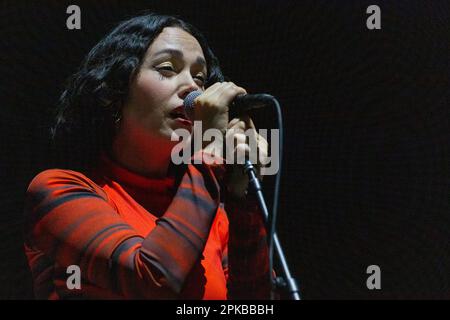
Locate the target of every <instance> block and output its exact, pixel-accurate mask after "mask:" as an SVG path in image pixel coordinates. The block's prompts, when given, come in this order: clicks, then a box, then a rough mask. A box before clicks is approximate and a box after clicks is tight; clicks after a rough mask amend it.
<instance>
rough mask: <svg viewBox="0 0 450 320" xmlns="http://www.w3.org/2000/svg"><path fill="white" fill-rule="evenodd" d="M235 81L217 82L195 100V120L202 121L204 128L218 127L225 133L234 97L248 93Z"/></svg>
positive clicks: (204, 129)
mask: <svg viewBox="0 0 450 320" xmlns="http://www.w3.org/2000/svg"><path fill="white" fill-rule="evenodd" d="M246 93H247V91H246V90H245V89H244V88H241V87H238V86H237V85H235V84H234V83H233V82H216V83H215V84H213V85H212V86H211V87H209V88H208V89H206V90H205V91H204V92H203V93H202V94H201V95H200V96H198V97H197V98H196V99H195V100H194V120H196V121H201V122H202V129H203V132H205V131H206V130H208V129H212V128H214V129H218V130H220V131H221V132H222V133H223V134H225V131H226V129H227V125H228V110H229V105H230V104H231V102H232V101H233V99H234V98H235V97H236V96H237V95H240V94H246Z"/></svg>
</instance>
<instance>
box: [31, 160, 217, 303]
mask: <svg viewBox="0 0 450 320" xmlns="http://www.w3.org/2000/svg"><path fill="white" fill-rule="evenodd" d="M218 205H219V187H218V183H217V180H216V178H215V176H214V174H213V173H212V171H211V169H210V168H209V167H208V166H205V165H201V164H200V165H188V166H187V170H186V172H185V174H184V175H183V177H182V179H181V183H180V186H179V188H178V190H177V192H176V194H175V196H174V198H173V201H172V202H171V204H170V205H169V207H168V209H167V211H166V212H165V213H164V214H163V215H162V216H161V218H159V219H157V220H156V226H155V228H154V229H153V230H152V231H151V232H150V233H149V234H148V235H147V236H146V237H142V236H141V235H139V234H138V233H137V232H136V231H135V230H134V229H133V228H132V227H131V226H130V225H129V224H127V223H126V222H125V221H124V220H123V219H122V218H121V217H120V216H119V215H118V214H117V212H116V211H115V209H114V204H113V203H112V202H111V201H110V199H108V196H107V194H106V193H105V192H104V191H103V190H102V189H101V188H100V187H99V186H98V185H96V184H95V183H93V182H92V181H91V180H90V179H88V178H87V177H86V176H84V175H82V174H81V173H78V172H75V171H70V170H57V169H52V170H47V171H44V172H42V173H40V174H39V175H37V176H36V177H35V179H33V181H32V183H31V184H30V186H29V188H28V191H27V198H26V207H25V214H26V219H27V221H28V225H27V227H26V230H25V236H26V243H25V247H26V251H27V255H28V259H29V264H30V266H31V269H32V272H33V273H35V274H34V276H36V277H37V278H36V279H35V283H38V284H39V283H41V285H38V288H37V289H36V292H35V294H36V295H37V297H38V298H51V299H52V298H65V297H73V295H74V294H75V293H74V292H73V291H70V290H68V289H67V288H66V286H65V281H66V278H67V274H66V273H65V272H66V268H67V266H70V265H77V266H79V267H80V269H81V277H82V279H83V286H84V288H83V292H84V293H86V292H87V291H89V297H90V298H96V297H97V298H105V297H111V298H132V299H139V298H146V299H170V298H176V297H177V295H178V294H179V293H180V291H181V290H182V287H183V283H184V281H185V280H186V277H187V276H188V274H189V273H190V271H191V269H192V268H193V266H194V265H195V263H196V262H198V260H199V259H200V258H201V255H202V252H203V249H204V247H205V243H206V240H207V239H208V234H209V232H210V228H211V224H212V221H213V219H214V217H215V214H216V212H217V208H218ZM50 273H51V274H52V275H51V276H49V274H50ZM46 280H47V282H50V283H44V282H45V281H46Z"/></svg>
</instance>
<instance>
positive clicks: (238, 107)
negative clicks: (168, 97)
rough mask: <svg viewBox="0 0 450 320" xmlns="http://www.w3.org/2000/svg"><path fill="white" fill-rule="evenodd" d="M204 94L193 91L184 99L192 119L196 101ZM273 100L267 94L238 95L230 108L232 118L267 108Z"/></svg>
mask: <svg viewBox="0 0 450 320" xmlns="http://www.w3.org/2000/svg"><path fill="white" fill-rule="evenodd" d="M202 93H203V92H202V91H200V90H196V91H192V92H190V93H189V94H188V95H187V96H186V98H184V103H183V104H184V109H185V110H186V114H187V115H188V117H189V118H191V119H192V118H193V115H194V108H195V106H194V100H195V98H197V97H198V96H199V95H201V94H202ZM272 99H274V98H273V97H272V96H271V95H269V94H265V93H261V94H240V95H237V96H236V97H235V98H234V99H233V101H232V102H231V104H230V106H229V112H230V118H234V117H235V116H233V115H240V114H242V113H245V112H247V111H249V110H252V109H258V108H262V107H266V106H268V105H270V104H271V103H272Z"/></svg>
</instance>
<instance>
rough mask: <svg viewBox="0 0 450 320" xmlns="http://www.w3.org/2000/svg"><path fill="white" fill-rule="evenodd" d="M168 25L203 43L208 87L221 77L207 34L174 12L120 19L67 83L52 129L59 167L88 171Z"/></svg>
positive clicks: (107, 143)
mask: <svg viewBox="0 0 450 320" xmlns="http://www.w3.org/2000/svg"><path fill="white" fill-rule="evenodd" d="M165 27H178V28H181V29H183V30H185V31H186V32H188V33H190V34H191V35H192V36H193V37H195V38H196V39H197V41H198V42H199V44H200V46H201V48H202V50H203V53H204V55H205V59H206V63H207V70H208V78H207V80H206V84H205V87H208V86H210V85H212V84H213V83H215V82H218V81H219V82H221V81H223V80H224V79H223V75H222V72H221V70H220V66H219V62H218V60H217V58H216V57H215V55H214V54H213V52H212V50H211V49H210V47H209V45H208V44H207V42H206V39H205V37H204V36H203V35H202V34H201V33H200V32H199V31H198V30H197V29H196V28H195V27H194V26H192V25H191V24H189V23H187V22H184V21H182V20H180V19H179V18H177V17H174V16H168V15H157V14H145V15H141V16H137V17H134V18H131V19H129V20H126V21H124V22H122V23H120V24H119V25H118V26H117V27H116V28H115V29H114V30H113V31H112V32H111V33H109V34H108V35H107V36H106V37H104V38H103V39H102V40H101V41H100V42H99V43H98V44H97V45H95V46H94V48H92V50H91V51H90V52H89V54H88V55H87V56H86V58H85V59H84V61H83V62H82V64H81V66H80V68H79V70H78V71H77V72H76V73H75V74H73V75H72V76H71V77H70V78H69V79H68V80H67V83H66V86H65V89H64V91H63V93H62V94H61V97H60V98H59V102H58V107H57V110H56V112H57V114H56V121H55V124H54V125H53V126H52V128H51V138H52V142H53V147H54V149H53V150H54V151H55V152H56V154H55V158H56V162H57V165H58V166H60V167H62V166H67V167H70V168H73V169H75V170H80V171H83V170H87V169H89V168H90V167H91V166H92V165H93V164H94V163H95V161H96V159H97V157H98V155H99V153H100V152H101V151H102V150H107V149H108V148H110V146H111V145H112V142H113V139H114V136H115V131H116V129H115V127H116V126H115V122H116V121H117V119H118V118H119V117H120V114H121V109H122V106H123V103H124V102H125V101H126V99H127V96H128V91H129V85H130V82H131V81H132V79H133V77H134V75H135V74H136V73H137V71H138V70H139V68H140V66H141V64H142V62H143V60H144V57H145V53H146V51H147V49H148V47H149V46H150V44H151V43H152V42H153V40H154V39H155V38H156V37H157V36H158V35H159V34H160V33H161V32H162V30H163V29H164V28H165Z"/></svg>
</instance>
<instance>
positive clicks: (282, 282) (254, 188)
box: [244, 94, 301, 300]
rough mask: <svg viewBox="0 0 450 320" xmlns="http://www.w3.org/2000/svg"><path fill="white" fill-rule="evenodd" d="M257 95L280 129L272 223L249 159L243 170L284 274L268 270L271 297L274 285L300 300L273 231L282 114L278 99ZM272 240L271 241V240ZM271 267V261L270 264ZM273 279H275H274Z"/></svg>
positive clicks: (294, 281) (292, 297) (281, 134)
mask: <svg viewBox="0 0 450 320" xmlns="http://www.w3.org/2000/svg"><path fill="white" fill-rule="evenodd" d="M258 97H259V98H260V100H261V106H262V105H263V104H264V103H266V102H267V101H271V102H272V104H273V106H274V107H275V110H276V112H277V115H278V127H279V130H280V149H279V152H280V155H279V156H280V157H279V158H280V166H279V172H278V176H277V180H276V186H275V197H274V207H273V216H272V221H271V222H272V224H271V226H269V221H270V219H269V212H268V210H267V206H266V202H265V200H264V195H263V193H262V188H261V183H260V182H259V179H258V177H257V176H256V170H255V168H254V167H253V165H252V163H251V162H250V160H246V161H245V164H244V172H245V173H247V175H248V179H249V192H252V193H254V194H255V195H256V198H257V200H258V204H259V207H260V208H261V211H262V212H263V215H264V219H265V221H266V226H268V227H266V228H267V229H268V232H267V234H268V235H269V237H270V236H273V238H272V239H269V240H270V242H269V244H270V245H269V249H272V246H271V245H272V244H273V245H274V247H275V251H276V253H277V255H278V258H279V260H280V264H281V268H282V273H283V275H284V279H283V278H282V277H277V278H276V279H273V277H272V270H270V274H271V277H270V278H271V282H272V283H271V288H272V297H271V298H272V299H273V298H274V290H273V289H274V287H275V288H277V289H285V290H286V291H287V292H288V294H289V295H290V296H291V299H292V300H300V299H301V298H300V291H299V289H298V286H297V282H296V280H295V279H294V278H293V277H292V275H291V272H290V271H289V266H288V264H287V261H286V257H285V255H284V252H283V249H282V247H281V244H280V241H279V240H278V236H277V234H276V232H275V219H276V212H277V204H278V203H277V201H278V191H279V182H280V175H281V172H280V171H281V164H282V147H283V133H282V132H283V122H282V115H281V108H280V105H279V103H278V101H277V100H276V99H275V98H274V97H273V96H271V95H268V94H261V95H258ZM272 241H273V242H272ZM269 256H270V259H272V252H269ZM270 265H271V267H272V263H271V264H270ZM274 280H275V281H274Z"/></svg>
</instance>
